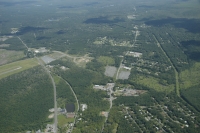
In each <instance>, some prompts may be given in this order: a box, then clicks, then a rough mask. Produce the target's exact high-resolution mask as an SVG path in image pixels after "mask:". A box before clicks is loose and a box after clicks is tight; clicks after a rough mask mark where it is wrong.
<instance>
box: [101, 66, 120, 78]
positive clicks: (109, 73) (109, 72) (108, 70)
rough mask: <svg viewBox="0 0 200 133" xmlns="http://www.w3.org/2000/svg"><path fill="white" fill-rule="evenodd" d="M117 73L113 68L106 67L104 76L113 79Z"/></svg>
mask: <svg viewBox="0 0 200 133" xmlns="http://www.w3.org/2000/svg"><path fill="white" fill-rule="evenodd" d="M116 72H117V68H116V67H113V66H107V67H106V71H105V73H104V74H105V75H106V76H108V77H113V76H114V75H115V73H116Z"/></svg>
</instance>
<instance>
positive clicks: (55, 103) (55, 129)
mask: <svg viewBox="0 0 200 133" xmlns="http://www.w3.org/2000/svg"><path fill="white" fill-rule="evenodd" d="M18 39H19V40H20V41H21V42H22V44H23V45H24V46H25V47H26V48H27V50H29V47H28V46H27V45H26V44H25V43H24V42H23V40H22V39H21V38H20V37H18ZM34 58H36V59H37V60H38V62H39V63H40V65H41V66H42V67H43V68H44V69H45V71H46V73H47V74H48V75H49V77H50V79H51V82H52V84H53V88H54V133H57V124H58V120H57V101H56V85H55V82H54V79H53V77H52V76H51V73H50V71H49V70H48V69H47V68H46V67H45V66H44V64H43V63H42V62H41V60H40V59H39V58H38V57H36V56H35V57H34Z"/></svg>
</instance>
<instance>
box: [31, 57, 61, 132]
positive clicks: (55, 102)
mask: <svg viewBox="0 0 200 133" xmlns="http://www.w3.org/2000/svg"><path fill="white" fill-rule="evenodd" d="M35 58H36V59H37V60H38V62H39V63H40V65H41V66H42V67H43V68H44V69H45V71H46V73H47V74H48V75H49V77H50V79H51V82H52V84H53V88H54V89H53V90H54V133H57V124H58V119H57V112H58V111H57V110H58V109H57V100H56V85H55V82H54V79H53V77H52V76H51V73H50V71H49V70H48V69H47V68H46V67H45V66H44V64H43V63H42V62H41V60H40V59H39V58H38V57H35Z"/></svg>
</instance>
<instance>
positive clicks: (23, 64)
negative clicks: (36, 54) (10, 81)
mask: <svg viewBox="0 0 200 133" xmlns="http://www.w3.org/2000/svg"><path fill="white" fill-rule="evenodd" d="M37 65H39V64H38V62H37V60H36V59H35V58H32V59H26V60H21V61H16V62H13V63H10V64H6V65H3V66H0V79H2V78H5V77H7V76H10V75H12V74H15V73H19V72H21V71H24V70H26V69H29V68H33V67H34V66H37Z"/></svg>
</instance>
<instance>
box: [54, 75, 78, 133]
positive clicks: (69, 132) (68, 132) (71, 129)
mask: <svg viewBox="0 0 200 133" xmlns="http://www.w3.org/2000/svg"><path fill="white" fill-rule="evenodd" d="M58 77H59V78H61V79H63V78H62V77H60V76H58ZM63 80H64V81H65V83H66V84H67V85H69V87H70V89H71V91H72V93H73V95H74V97H75V99H76V103H77V106H78V107H77V113H76V114H75V117H74V122H73V126H72V127H71V128H70V130H68V131H67V133H71V132H72V131H73V128H74V125H75V122H76V118H77V114H78V111H79V109H80V107H79V101H78V98H77V96H76V93H75V92H74V90H73V88H72V86H71V85H70V84H69V83H68V82H67V81H66V80H65V79H63Z"/></svg>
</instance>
